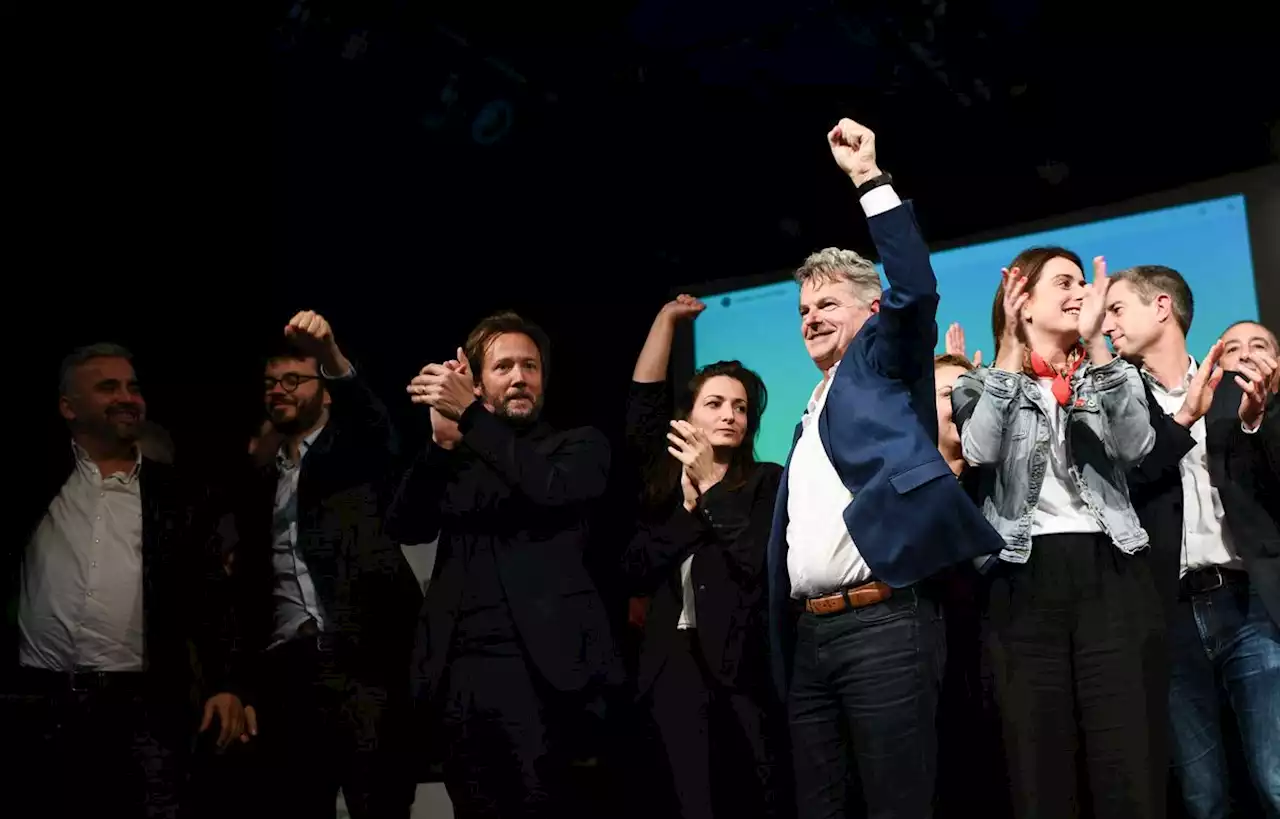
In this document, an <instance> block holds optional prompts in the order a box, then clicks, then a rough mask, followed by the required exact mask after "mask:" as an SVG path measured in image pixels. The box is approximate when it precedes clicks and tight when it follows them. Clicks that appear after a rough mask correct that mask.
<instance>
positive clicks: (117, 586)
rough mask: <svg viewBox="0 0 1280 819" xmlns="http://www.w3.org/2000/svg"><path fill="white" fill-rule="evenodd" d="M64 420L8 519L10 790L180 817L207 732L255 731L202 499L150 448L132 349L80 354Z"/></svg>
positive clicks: (1, 645) (223, 740) (32, 803)
mask: <svg viewBox="0 0 1280 819" xmlns="http://www.w3.org/2000/svg"><path fill="white" fill-rule="evenodd" d="M58 410H59V412H60V414H61V415H62V418H63V420H65V421H66V424H67V428H68V432H69V438H70V440H66V439H64V440H63V441H62V445H61V446H60V447H57V448H56V449H55V450H53V451H51V452H49V453H47V454H46V455H45V456H44V457H42V458H39V457H36V458H31V459H30V460H28V461H27V463H26V464H24V465H23V470H22V472H23V476H22V482H23V483H24V484H25V485H26V486H27V487H30V488H31V489H32V494H31V495H30V496H29V497H28V499H27V500H29V501H30V502H29V503H27V502H25V501H24V500H23V499H21V498H20V499H19V500H18V502H17V503H15V504H14V506H15V507H16V510H14V511H16V514H10V515H6V520H8V521H9V522H10V525H11V527H12V528H11V529H10V530H9V531H7V532H6V534H5V536H4V537H3V542H4V547H3V549H4V551H3V552H0V554H2V555H3V556H4V558H5V564H4V565H3V566H0V571H3V572H4V573H5V575H6V579H8V580H9V581H10V583H9V585H8V587H7V588H6V589H5V590H4V598H5V601H4V602H5V603H7V605H6V609H7V611H8V612H9V614H10V616H9V617H7V618H6V619H5V621H3V622H2V623H0V651H2V652H3V653H2V655H0V693H3V694H4V695H5V700H6V704H7V705H9V706H10V707H9V708H7V709H6V713H5V714H4V716H3V718H2V719H0V721H3V723H4V725H5V728H6V729H8V733H9V737H10V740H11V742H12V743H13V746H14V747H15V748H17V749H20V750H19V752H18V753H16V754H15V755H14V757H12V758H11V760H10V761H8V762H6V764H5V765H4V766H3V770H4V780H3V781H2V782H0V786H3V791H4V792H5V798H6V799H12V800H16V801H17V805H15V806H14V810H13V813H14V815H16V816H81V815H87V814H90V813H95V814H96V813H105V814H108V815H112V816H120V817H143V816H145V817H175V816H177V815H178V814H179V808H180V806H179V798H180V795H181V793H182V792H183V789H184V781H185V778H186V774H187V760H188V751H189V748H190V745H191V739H192V737H193V735H194V734H195V732H196V730H197V726H198V727H199V730H202V731H203V730H205V729H216V733H217V736H218V744H219V745H220V746H225V745H227V744H228V743H230V742H232V741H236V740H239V739H241V737H242V735H243V734H244V733H245V732H246V731H247V728H246V724H245V709H244V708H243V707H242V704H241V702H240V699H239V697H238V696H237V695H235V694H232V693H229V692H228V691H227V686H226V682H227V681H226V679H225V675H226V672H227V668H228V662H227V648H228V641H227V640H226V639H225V638H226V637H227V635H225V634H222V633H220V631H219V625H220V624H221V623H222V622H223V617H222V615H223V614H224V612H223V611H222V610H221V609H220V608H219V607H218V606H217V604H216V601H217V600H218V598H219V595H218V591H219V590H220V589H221V577H222V575H221V572H220V569H219V567H218V561H217V558H216V555H214V554H213V552H212V551H211V549H209V548H207V547H209V546H210V544H211V529H207V528H205V524H204V523H203V522H201V520H200V517H199V515H198V514H197V512H198V510H199V509H200V507H201V504H200V503H199V501H200V498H199V497H198V494H195V493H191V492H189V491H187V489H186V488H185V484H184V483H182V482H180V481H178V479H177V477H176V474H175V473H174V471H173V469H172V468H171V467H169V466H168V465H166V464H163V463H158V462H156V461H154V460H152V459H150V458H149V457H147V456H146V454H145V453H144V452H143V451H142V449H141V448H140V446H139V442H140V439H141V436H142V434H143V430H144V429H145V426H144V425H145V424H146V410H147V405H146V401H145V400H144V399H143V397H142V391H141V389H140V387H139V385H138V378H137V375H136V374H135V373H134V369H133V363H132V356H131V355H130V353H129V351H128V350H126V349H125V348H123V347H121V346H119V345H115V344H93V345H90V346H88V347H82V348H80V349H79V350H76V351H75V352H74V353H72V354H71V355H69V356H68V357H67V358H66V359H65V360H64V362H63V364H62V368H61V370H60V372H59V400H58ZM46 472H47V474H43V473H46ZM189 643H190V644H192V645H193V646H194V647H195V649H196V651H197V654H198V659H199V662H200V666H201V671H202V673H201V675H200V678H199V679H197V678H196V677H195V675H194V674H193V669H192V663H191V660H192V657H191V654H190V651H189V649H188V644H189ZM193 684H196V685H199V686H200V687H201V688H202V689H203V694H202V696H201V699H202V701H203V702H204V713H203V718H201V714H200V713H199V711H196V710H194V709H193V707H192V703H191V702H190V696H191V691H192V686H193ZM244 738H245V739H247V736H245V737H244ZM9 777H12V780H11V782H12V784H11V783H10V780H9Z"/></svg>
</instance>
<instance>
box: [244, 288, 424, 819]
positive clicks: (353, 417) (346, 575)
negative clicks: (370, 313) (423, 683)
mask: <svg viewBox="0 0 1280 819" xmlns="http://www.w3.org/2000/svg"><path fill="white" fill-rule="evenodd" d="M282 341H283V342H284V343H283V345H282V346H281V348H280V349H278V350H277V351H275V352H274V353H273V354H272V355H270V356H269V357H268V358H267V361H266V364H265V367H264V369H263V375H262V390H263V393H262V394H263V401H264V405H265V409H266V415H267V419H268V420H269V422H270V424H271V427H272V428H273V432H274V435H266V436H264V440H270V441H272V442H273V443H274V442H275V441H278V442H279V443H278V449H277V450H276V451H275V454H274V458H271V457H261V458H257V459H255V460H257V462H258V463H259V464H260V465H261V466H260V469H259V471H258V474H259V476H260V481H254V482H252V483H251V486H250V487H249V491H250V492H251V494H250V495H249V496H248V497H247V498H245V499H244V500H245V502H243V503H240V504H238V508H239V511H238V513H237V517H238V520H237V521H236V526H235V531H236V537H237V542H236V543H235V544H234V545H233V546H232V547H231V548H232V549H234V555H235V560H234V563H232V564H231V566H232V569H231V573H232V577H233V580H234V582H235V584H236V586H237V587H238V597H237V614H236V617H237V620H238V626H239V629H240V631H241V640H242V645H244V646H245V647H246V649H247V650H248V651H247V653H248V655H249V656H250V657H251V658H252V659H251V661H250V662H251V663H252V666H253V667H252V671H251V672H250V673H246V674H245V675H244V676H245V677H246V678H248V679H253V680H256V684H255V685H253V686H252V688H253V690H252V692H251V694H250V697H251V699H252V700H253V703H254V705H255V706H256V707H257V711H258V715H259V727H260V741H261V743H262V756H263V757H264V762H265V764H264V765H263V766H262V768H261V771H260V773H261V775H262V776H263V777H264V779H265V781H263V782H262V783H261V785H260V786H259V787H257V788H255V789H254V791H255V792H257V793H261V794H266V795H267V799H266V800H265V801H266V802H267V805H265V807H267V808H268V809H269V810H270V811H271V813H270V814H269V815H274V816H292V817H299V819H309V818H310V817H332V816H333V815H334V806H335V803H336V800H337V795H338V791H339V789H341V790H342V793H343V796H344V798H345V800H346V804H347V807H348V810H349V811H350V813H351V815H352V816H353V817H355V818H356V819H380V818H381V817H399V819H405V818H406V817H408V815H409V810H410V806H411V804H412V798H413V782H412V776H411V774H410V772H409V770H408V767H407V766H406V765H405V764H404V757H403V754H402V749H403V747H404V744H403V743H402V742H401V741H400V739H399V735H398V733H397V732H398V729H400V728H402V726H403V723H404V711H403V709H404V708H405V707H406V704H407V697H408V690H407V686H408V673H407V669H408V662H409V651H410V649H411V647H412V639H413V627H414V624H415V622H416V613H417V610H418V607H419V605H420V603H421V592H420V589H419V586H418V583H417V581H416V580H415V579H414V577H413V572H412V570H411V569H410V567H409V565H408V562H407V561H406V560H405V559H404V556H403V554H402V553H401V552H400V549H399V546H398V545H397V544H396V543H395V542H393V541H392V540H390V539H389V538H388V537H387V536H386V535H385V534H384V533H383V528H382V519H383V513H384V511H385V509H386V507H387V505H388V504H389V503H390V499H391V496H392V492H393V490H394V488H395V484H394V483H393V481H394V480H395V478H396V477H397V476H396V472H395V453H396V446H397V445H396V435H395V432H394V430H393V429H392V426H391V421H390V418H389V417H388V415H387V411H386V407H385V406H384V405H383V403H382V401H380V400H379V399H378V397H377V396H376V395H374V393H373V392H372V391H371V390H370V389H369V388H368V386H366V385H365V383H364V382H363V381H362V380H361V379H360V377H359V376H358V375H357V373H356V369H355V367H353V366H352V364H351V362H350V361H349V360H348V359H347V358H346V356H345V355H344V354H343V352H342V350H341V348H340V347H339V346H338V344H337V342H336V340H335V339H334V335H333V329H332V328H331V327H330V325H329V322H328V321H327V320H326V319H325V318H324V317H323V316H321V315H320V314H318V313H315V312H313V311H304V312H300V313H298V314H297V315H295V316H294V317H293V318H292V319H291V320H290V321H289V323H288V325H287V326H286V327H285V328H284V337H283V339H282ZM259 454H261V455H264V456H265V455H268V454H269V453H259Z"/></svg>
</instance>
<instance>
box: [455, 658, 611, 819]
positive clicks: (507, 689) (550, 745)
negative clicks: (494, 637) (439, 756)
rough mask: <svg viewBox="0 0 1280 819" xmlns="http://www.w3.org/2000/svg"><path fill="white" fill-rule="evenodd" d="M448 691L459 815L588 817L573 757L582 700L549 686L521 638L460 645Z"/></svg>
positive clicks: (471, 818)
mask: <svg viewBox="0 0 1280 819" xmlns="http://www.w3.org/2000/svg"><path fill="white" fill-rule="evenodd" d="M446 673H447V675H448V677H447V680H446V682H445V686H444V691H443V703H442V713H441V720H442V723H443V728H444V740H445V760H444V782H445V787H446V789H447V790H448V791H449V799H450V800H451V801H452V802H453V814H454V816H455V817H457V819H497V818H498V817H501V819H542V818H543V817H546V818H548V819H549V818H550V817H562V816H577V815H583V813H584V808H583V805H582V802H583V801H584V800H586V799H588V795H587V794H586V793H584V792H583V791H584V789H583V788H580V787H578V785H577V783H576V781H575V780H576V777H575V775H574V773H575V772H574V770H573V769H572V766H573V763H574V762H575V760H576V757H577V756H578V752H579V751H581V749H582V748H583V745H582V744H580V742H579V741H578V740H580V739H581V737H582V734H581V733H580V732H579V730H578V729H580V728H582V727H583V726H584V722H585V720H586V718H587V713H586V710H585V709H584V708H583V699H582V698H581V697H579V696H577V695H575V694H566V693H564V692H557V691H553V690H551V689H550V687H549V686H547V685H546V684H545V683H544V682H543V681H542V680H541V678H540V677H539V676H538V675H537V673H536V672H535V671H533V670H532V669H531V668H530V667H529V663H528V660H527V659H526V658H525V656H524V654H523V652H522V651H521V649H520V647H519V645H518V644H515V643H510V644H504V645H490V646H489V647H487V648H486V649H484V650H478V651H476V650H456V649H455V651H454V652H453V653H452V654H451V656H450V659H449V668H448V671H447V672H446Z"/></svg>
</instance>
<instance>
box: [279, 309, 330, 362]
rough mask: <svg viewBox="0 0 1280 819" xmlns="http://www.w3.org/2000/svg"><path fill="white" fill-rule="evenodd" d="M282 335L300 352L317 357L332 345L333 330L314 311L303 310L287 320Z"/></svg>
mask: <svg viewBox="0 0 1280 819" xmlns="http://www.w3.org/2000/svg"><path fill="white" fill-rule="evenodd" d="M284 334H285V337H286V338H288V339H289V340H290V341H291V342H293V343H294V344H295V345H297V346H298V348H299V349H300V350H302V351H303V352H305V353H309V354H311V355H314V356H317V357H318V356H319V355H320V354H321V353H322V352H324V351H325V350H327V349H328V348H329V345H330V344H332V343H333V328H332V327H330V326H329V322H328V321H327V320H326V319H325V317H324V316H322V315H320V314H319V313H317V312H316V311H314V310H303V311H302V312H300V313H298V314H296V315H295V316H294V317H293V318H291V319H289V323H288V324H286V325H285V327H284Z"/></svg>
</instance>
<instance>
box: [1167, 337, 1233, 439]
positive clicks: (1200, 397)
mask: <svg viewBox="0 0 1280 819" xmlns="http://www.w3.org/2000/svg"><path fill="white" fill-rule="evenodd" d="M1221 358H1222V340H1221V339H1219V340H1218V341H1216V342H1214V345H1213V346H1212V347H1210V348H1209V352H1208V353H1207V354H1205V357H1204V361H1202V362H1200V367H1199V369H1197V370H1196V374H1195V376H1194V377H1193V378H1192V379H1191V383H1190V384H1188V385H1187V397H1186V398H1184V399H1182V407H1181V408H1180V409H1179V410H1178V411H1177V412H1176V413H1174V416H1173V420H1175V421H1177V422H1178V423H1179V424H1181V425H1182V426H1184V427H1186V428H1187V429H1190V428H1191V425H1192V424H1194V423H1195V422H1196V421H1199V420H1200V419H1201V418H1203V417H1204V414H1205V413H1206V412H1208V411H1209V406H1210V405H1211V404H1213V392H1214V390H1216V389H1217V388H1218V384H1219V383H1221V381H1222V368H1221V367H1219V366H1218V360H1219V359H1221Z"/></svg>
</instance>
